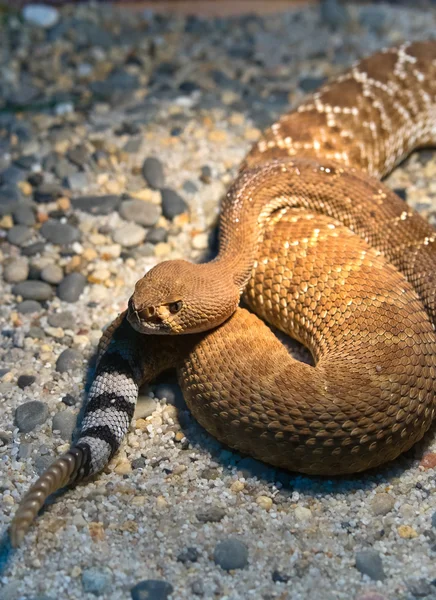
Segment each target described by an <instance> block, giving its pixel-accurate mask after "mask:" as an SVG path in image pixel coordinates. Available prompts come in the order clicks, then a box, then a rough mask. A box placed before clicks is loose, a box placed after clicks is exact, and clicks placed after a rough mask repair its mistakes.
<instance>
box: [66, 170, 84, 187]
mask: <svg viewBox="0 0 436 600" xmlns="http://www.w3.org/2000/svg"><path fill="white" fill-rule="evenodd" d="M88 183H89V179H88V174H87V173H85V172H84V171H77V173H72V174H71V175H68V177H66V184H67V186H68V187H69V189H70V190H73V191H74V192H80V190H83V188H86V186H87V185H88Z"/></svg>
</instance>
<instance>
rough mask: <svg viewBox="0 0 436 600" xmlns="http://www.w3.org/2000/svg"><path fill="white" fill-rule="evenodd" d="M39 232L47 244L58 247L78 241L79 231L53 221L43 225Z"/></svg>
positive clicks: (66, 224)
mask: <svg viewBox="0 0 436 600" xmlns="http://www.w3.org/2000/svg"><path fill="white" fill-rule="evenodd" d="M40 232H41V235H42V236H43V237H45V239H46V240H47V241H48V242H50V243H52V244H57V245H60V246H64V245H66V244H72V243H73V242H76V241H77V240H79V239H80V231H79V230H78V229H76V227H73V226H72V225H69V224H68V223H60V222H59V221H55V220H50V221H46V222H45V223H43V225H42V227H41V229H40Z"/></svg>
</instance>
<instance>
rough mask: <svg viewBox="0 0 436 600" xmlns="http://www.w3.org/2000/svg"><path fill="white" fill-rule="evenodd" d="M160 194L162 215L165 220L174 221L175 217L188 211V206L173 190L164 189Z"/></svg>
mask: <svg viewBox="0 0 436 600" xmlns="http://www.w3.org/2000/svg"><path fill="white" fill-rule="evenodd" d="M161 194H162V214H163V216H164V217H166V218H167V219H174V217H176V216H177V215H181V214H182V213H184V212H186V211H187V210H188V205H187V204H186V202H185V201H184V200H183V198H182V197H181V196H180V195H179V194H178V193H177V192H175V191H174V190H171V189H170V188H164V189H163V190H162V191H161Z"/></svg>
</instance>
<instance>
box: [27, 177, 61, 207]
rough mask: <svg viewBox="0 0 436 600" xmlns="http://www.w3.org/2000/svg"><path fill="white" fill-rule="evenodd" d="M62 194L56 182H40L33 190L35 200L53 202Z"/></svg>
mask: <svg viewBox="0 0 436 600" xmlns="http://www.w3.org/2000/svg"><path fill="white" fill-rule="evenodd" d="M61 196H62V188H61V187H60V186H59V185H58V184H57V183H50V182H47V183H41V185H39V186H38V188H37V189H36V190H35V191H34V192H33V199H34V200H35V202H53V201H54V200H57V198H60V197H61Z"/></svg>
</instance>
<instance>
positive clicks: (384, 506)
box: [371, 492, 395, 516]
mask: <svg viewBox="0 0 436 600" xmlns="http://www.w3.org/2000/svg"><path fill="white" fill-rule="evenodd" d="M394 504H395V498H394V497H393V496H391V495H390V494H387V493H386V492H380V493H378V494H376V495H375V496H374V498H373V499H372V502H371V510H372V513H373V514H374V515H376V516H381V515H387V514H388V512H390V511H391V510H392V509H393V508H394Z"/></svg>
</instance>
